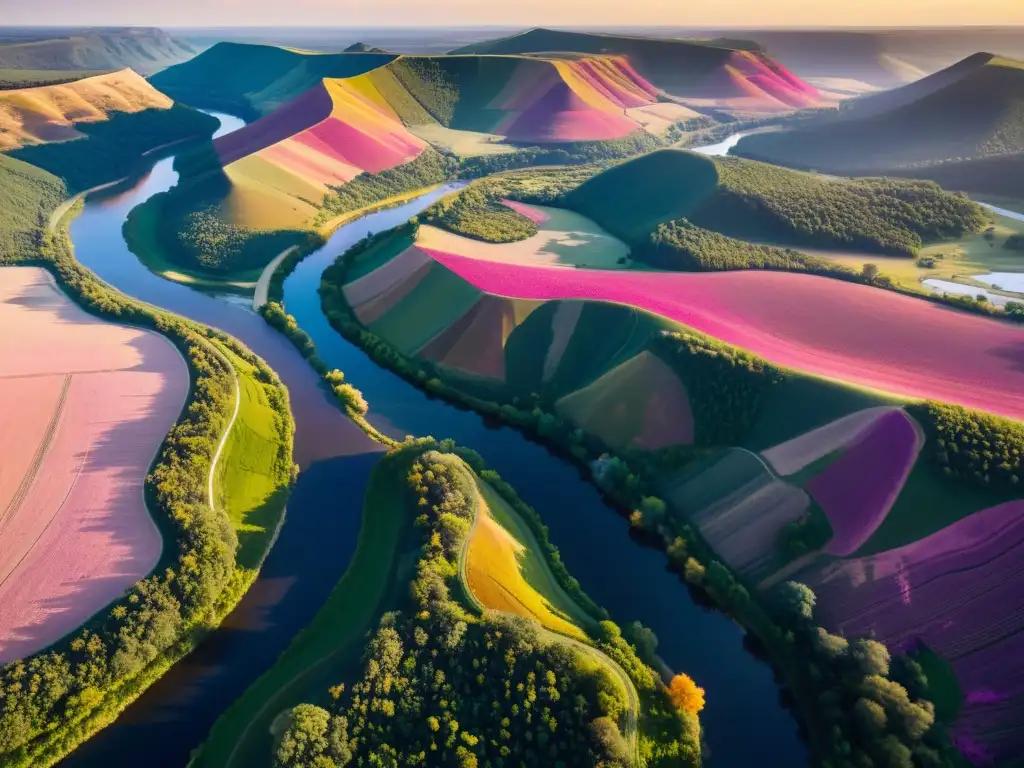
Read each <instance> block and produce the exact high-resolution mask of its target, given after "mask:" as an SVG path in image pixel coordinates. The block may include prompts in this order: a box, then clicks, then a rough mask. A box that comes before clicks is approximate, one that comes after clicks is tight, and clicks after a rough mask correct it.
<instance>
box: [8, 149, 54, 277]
mask: <svg viewBox="0 0 1024 768" xmlns="http://www.w3.org/2000/svg"><path fill="white" fill-rule="evenodd" d="M66 194H67V190H66V188H65V186H64V183H63V182H62V181H61V180H60V179H58V178H57V177H56V176H53V175H52V174H50V173H47V172H46V171H44V170H42V169H41V168H36V167H34V166H31V165H28V164H27V163H23V162H21V161H20V160H14V159H12V158H10V157H8V156H7V155H4V154H0V263H9V262H13V261H15V260H16V259H19V258H27V257H31V256H32V255H33V254H34V253H36V252H37V251H38V249H39V248H41V247H42V245H43V241H44V237H45V235H46V228H47V224H48V219H49V216H50V214H51V213H52V211H53V210H54V209H55V208H57V206H59V205H60V203H61V201H62V200H63V199H64V198H65V196H66Z"/></svg>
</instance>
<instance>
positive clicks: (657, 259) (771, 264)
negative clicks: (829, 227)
mask: <svg viewBox="0 0 1024 768" xmlns="http://www.w3.org/2000/svg"><path fill="white" fill-rule="evenodd" d="M636 254H637V256H638V257H639V258H642V259H643V260H644V261H646V262H647V263H649V264H651V265H652V266H655V267H660V268H661V269H671V270H678V271H681V272H704V271H719V270H727V269H781V270H786V271H789V272H811V273H813V274H817V275H830V276H832V277H840V278H843V279H849V280H852V279H854V278H855V277H856V273H854V272H853V271H852V270H850V269H847V268H846V267H842V266H840V265H838V264H835V263H834V262H831V261H829V260H828V259H824V258H822V257H820V256H809V255H807V254H806V253H800V252H799V251H795V250H793V249H792V248H780V247H779V246H775V245H760V244H758V243H751V242H748V241H746V240H739V239H737V238H734V237H729V236H728V235H723V234H720V233H718V232H714V231H712V230H710V229H704V228H703V227H698V226H696V225H695V224H692V223H690V222H689V221H687V220H686V219H678V220H676V221H671V222H669V223H668V224H661V225H659V226H658V228H657V229H656V230H654V233H653V234H652V235H651V237H650V239H649V240H648V242H647V243H646V244H645V245H643V246H641V247H639V248H637V249H636Z"/></svg>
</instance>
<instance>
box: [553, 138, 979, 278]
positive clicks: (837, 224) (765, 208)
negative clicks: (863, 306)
mask: <svg viewBox="0 0 1024 768" xmlns="http://www.w3.org/2000/svg"><path fill="white" fill-rule="evenodd" d="M559 204H561V205H564V206H565V207H567V208H571V209H573V210H576V211H579V212H580V213H582V214H584V215H586V216H589V217H590V218H592V219H594V220H595V221H597V222H598V223H599V224H600V225H601V226H603V227H604V228H605V229H607V230H608V231H610V232H612V233H613V234H615V235H618V236H620V237H622V238H623V239H625V240H626V241H627V242H630V243H631V244H633V245H634V248H635V251H634V252H635V255H638V256H640V257H641V258H645V259H648V260H652V261H654V262H655V263H657V264H659V266H665V267H673V266H674V268H677V269H679V268H686V269H697V270H701V269H728V268H738V267H739V266H741V264H742V262H741V260H739V259H738V256H737V254H738V253H741V252H742V249H743V248H744V247H747V248H758V247H760V245H763V244H768V245H775V246H790V247H810V246H817V247H820V248H847V249H849V248H853V249H857V250H862V251H871V252H875V253H888V254H894V255H912V254H914V253H915V252H916V251H917V249H918V248H919V247H920V246H921V245H922V243H923V242H925V241H931V240H937V239H942V238H947V237H952V236H955V235H959V234H963V233H964V232H966V231H974V230H977V229H979V228H980V226H981V224H982V222H983V220H984V219H983V217H982V215H981V212H980V210H979V209H978V208H977V207H976V206H975V205H973V204H972V203H971V202H970V201H968V200H966V199H964V198H963V197H960V196H957V195H952V194H948V193H945V192H943V191H942V190H941V189H939V188H938V187H937V186H936V185H934V184H926V183H918V182H896V181H891V180H882V179H858V180H854V181H837V180H833V179H829V178H826V177H822V176H816V175H812V174H807V173H802V172H799V171H791V170H788V169H784V168H777V167H773V166H770V165H766V164H764V163H757V162H752V161H750V160H745V159H743V158H735V157H719V158H709V157H705V156H702V155H697V154H694V153H691V152H685V151H682V150H676V149H663V150H658V151H656V152H652V153H650V154H648V155H643V156H641V157H638V158H635V159H633V160H628V161H626V162H625V163H621V164H619V165H617V166H613V167H612V168H610V169H608V170H606V171H603V172H602V173H599V174H597V175H596V176H594V177H592V178H591V179H589V180H588V181H586V182H584V183H583V184H582V185H580V186H579V187H578V188H576V189H575V190H573V191H571V192H569V193H568V194H567V195H565V196H564V198H563V199H562V200H560V201H559ZM666 227H667V228H666ZM652 236H653V237H652ZM716 236H717V237H716ZM722 236H724V237H722ZM725 238H740V239H741V240H743V241H750V243H744V242H741V241H740V240H727V239H725ZM752 244H759V245H752ZM759 253H760V254H761V256H758V257H757V258H763V259H768V258H772V257H778V258H780V259H786V258H788V259H790V260H791V261H793V264H791V265H789V266H790V267H791V268H796V269H801V268H804V269H808V270H810V271H815V270H814V268H813V266H814V264H815V262H814V259H813V258H811V257H802V255H801V254H798V253H794V252H792V251H783V250H782V249H781V248H774V249H767V250H766V249H764V248H761V249H760V251H759ZM719 256H727V257H729V258H727V259H726V260H724V261H723V260H722V259H720V258H719ZM752 258H753V257H752ZM801 259H802V260H801ZM755 260H756V259H755ZM755 260H751V261H750V262H749V263H745V264H742V265H745V266H748V267H749V266H759V265H760V264H756V263H755ZM800 264H802V265H803V267H801V266H800ZM730 265H732V266H731V267H730ZM763 266H768V265H767V264H763ZM777 266H786V265H784V264H778V265H777Z"/></svg>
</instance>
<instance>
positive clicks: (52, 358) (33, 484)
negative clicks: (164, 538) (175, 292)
mask: <svg viewBox="0 0 1024 768" xmlns="http://www.w3.org/2000/svg"><path fill="white" fill-rule="evenodd" d="M0 324H2V326H3V327H5V328H17V329H18V333H17V334H5V335H3V336H0V426H2V427H3V429H2V430H0V467H2V468H3V471H0V478H2V482H0V663H6V662H8V661H11V660H13V659H18V658H22V657H24V656H27V655H29V654H32V653H34V652H36V651H38V650H40V649H42V648H44V647H46V646H47V645H50V644H51V643H53V642H54V641H56V640H58V639H59V638H61V637H63V636H64V635H66V634H68V633H69V632H72V631H74V630H75V629H76V628H77V627H78V626H80V625H81V624H82V623H84V622H85V621H86V620H87V619H88V618H89V617H90V616H92V615H93V614H94V613H96V612H97V611H100V610H102V609H103V608H104V606H106V605H108V604H109V603H110V602H112V601H113V600H115V599H117V598H118V597H120V596H121V595H122V594H124V592H125V591H126V590H127V589H128V588H129V587H131V586H132V585H133V584H134V583H135V582H136V581H138V580H139V579H140V578H143V577H145V576H146V575H147V574H148V573H149V572H150V571H151V570H152V568H153V567H154V566H155V565H156V563H157V560H158V559H159V557H160V553H161V549H162V542H161V538H160V534H159V532H158V531H157V529H156V526H155V525H154V523H153V521H152V519H151V518H150V516H149V513H148V511H147V510H146V507H145V504H144V502H143V497H142V487H143V481H144V479H145V476H146V473H147V472H148V470H149V465H150V462H151V461H152V459H153V458H154V456H155V454H156V452H157V450H158V448H159V446H160V444H161V442H162V441H163V438H164V436H165V435H166V434H167V432H168V430H169V429H170V428H171V426H172V425H173V424H174V422H175V420H176V419H177V417H178V414H179V413H180V411H181V408H182V405H183V404H184V402H185V398H186V395H187V393H188V386H189V377H188V370H187V368H186V367H185V363H184V361H183V360H182V358H181V356H180V355H179V354H178V352H177V351H176V350H175V349H174V348H173V347H172V346H171V344H170V343H169V342H168V341H167V340H166V339H164V338H163V337H161V336H158V335H156V334H153V333H149V332H146V331H141V330H136V329H133V328H127V327H124V326H118V325H112V324H108V323H104V322H102V321H100V320H98V319H96V318H93V317H91V316H89V315H86V314H85V313H84V312H82V311H81V310H79V309H78V308H77V307H76V306H75V305H73V304H72V303H71V302H70V301H69V300H68V299H67V298H66V297H65V296H64V295H63V294H62V293H60V292H58V291H57V290H56V288H54V287H53V285H52V283H51V281H50V279H49V276H48V275H47V274H46V273H45V272H44V271H43V270H41V269H35V268H15V267H9V268H4V269H3V270H0Z"/></svg>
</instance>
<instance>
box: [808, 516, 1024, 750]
mask: <svg viewBox="0 0 1024 768" xmlns="http://www.w3.org/2000/svg"><path fill="white" fill-rule="evenodd" d="M807 582H808V584H809V585H810V586H811V588H812V589H814V591H815V593H816V594H817V595H818V610H817V614H818V616H817V617H818V619H819V620H820V621H821V622H822V623H823V624H824V625H825V626H826V627H828V628H829V629H830V630H831V631H834V632H842V633H843V634H845V635H847V636H848V637H855V636H862V635H868V634H874V635H875V637H876V638H877V639H878V640H880V641H882V642H884V643H885V644H886V645H887V646H888V647H889V648H890V649H892V650H894V651H895V650H907V649H909V648H912V647H914V646H915V645H916V644H918V643H924V644H926V645H927V646H928V647H929V648H931V649H932V650H933V651H935V652H936V653H938V654H939V655H940V656H941V657H942V658H944V659H946V660H947V661H948V662H950V664H951V665H952V667H953V671H954V672H955V673H956V677H957V680H958V681H959V684H960V686H961V688H962V690H963V693H964V705H963V710H962V713H961V715H960V717H959V719H958V720H957V722H956V729H955V737H956V741H957V745H958V746H959V747H960V748H961V750H962V751H964V753H965V754H967V755H968V756H969V757H971V759H972V760H973V761H974V762H976V763H979V764H984V763H986V762H989V761H991V760H993V759H1003V758H1008V757H1012V756H1019V755H1020V754H1022V753H1024V668H1022V666H1021V665H1020V663H1019V660H1020V659H1021V658H1022V657H1024V501H1014V502H1010V503H1007V504H1003V505H1000V506H997V507H993V508H991V509H987V510H984V511H982V512H977V513H975V514H974V515H972V516H970V517H968V518H966V519H964V520H961V521H959V522H957V523H955V524H954V525H951V526H949V527H948V528H944V529H943V530H941V531H939V532H937V533H934V534H932V535H931V536H929V537H927V538H925V539H922V540H920V541H917V542H915V543H913V544H909V545H907V546H904V547H900V548H898V549H894V550H890V551H889V552H884V553H882V554H879V555H873V556H870V557H864V558H857V559H852V560H847V561H845V562H839V563H837V564H835V565H833V566H829V567H828V568H826V569H825V570H824V571H822V572H821V573H819V574H818V575H817V576H815V577H814V578H810V579H807Z"/></svg>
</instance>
